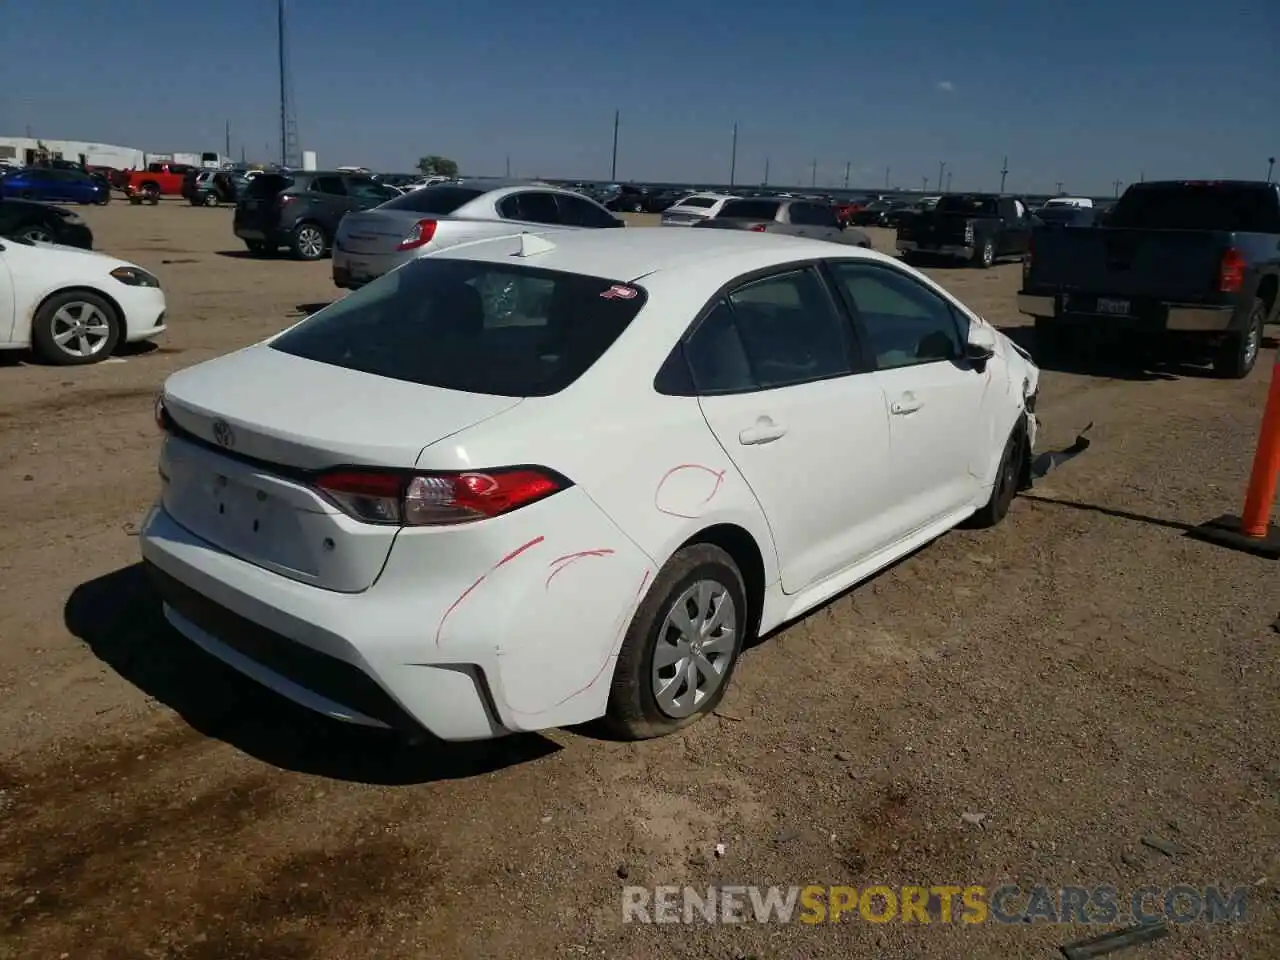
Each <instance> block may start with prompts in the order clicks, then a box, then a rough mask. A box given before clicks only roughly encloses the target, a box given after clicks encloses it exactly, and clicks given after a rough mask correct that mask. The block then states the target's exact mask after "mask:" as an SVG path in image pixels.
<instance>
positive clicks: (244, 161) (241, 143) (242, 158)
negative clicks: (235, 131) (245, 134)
mask: <svg viewBox="0 0 1280 960" xmlns="http://www.w3.org/2000/svg"><path fill="white" fill-rule="evenodd" d="M240 162H241V163H242V164H243V163H248V162H249V161H248V160H246V159H245V158H244V141H243V140H241V141H240Z"/></svg>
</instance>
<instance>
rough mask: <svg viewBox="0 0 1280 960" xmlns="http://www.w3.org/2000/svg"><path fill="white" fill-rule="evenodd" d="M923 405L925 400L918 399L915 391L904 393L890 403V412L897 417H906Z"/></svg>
mask: <svg viewBox="0 0 1280 960" xmlns="http://www.w3.org/2000/svg"><path fill="white" fill-rule="evenodd" d="M923 406H924V401H923V400H920V399H918V398H917V397H916V395H915V394H914V393H904V394H903V395H902V396H901V397H899V398H898V399H897V400H895V401H893V403H891V404H890V405H889V412H890V413H892V414H893V415H894V416H897V417H905V416H906V415H907V414H909V413H915V412H916V411H917V410H919V409H920V408H921V407H923Z"/></svg>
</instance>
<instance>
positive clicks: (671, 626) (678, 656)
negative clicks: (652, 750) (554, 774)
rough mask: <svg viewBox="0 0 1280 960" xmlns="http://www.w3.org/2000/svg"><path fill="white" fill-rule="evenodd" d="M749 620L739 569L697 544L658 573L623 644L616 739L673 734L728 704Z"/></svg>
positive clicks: (616, 681) (614, 694) (614, 693)
mask: <svg viewBox="0 0 1280 960" xmlns="http://www.w3.org/2000/svg"><path fill="white" fill-rule="evenodd" d="M749 624H750V619H749V616H748V609H747V596H746V588H745V586H744V585H743V580H742V574H741V573H740V572H739V570H738V566H737V564H735V563H734V561H733V558H732V557H730V556H729V554H728V553H726V552H725V551H724V550H722V549H721V548H719V547H717V546H714V545H712V544H708V543H698V544H693V545H692V546H688V547H685V548H684V549H682V550H680V551H678V552H677V553H676V555H675V556H673V557H672V558H671V559H670V560H669V561H667V564H666V566H664V567H663V568H662V570H660V571H659V572H658V576H657V577H656V578H655V580H654V582H653V586H652V587H651V588H650V589H649V592H648V593H647V594H645V597H644V600H643V601H641V603H640V608H639V609H638V610H637V611H636V614H635V617H634V619H632V621H631V626H630V627H629V628H628V629H627V635H626V637H625V638H624V639H623V641H622V650H621V651H620V652H619V654H618V662H617V666H616V667H615V669H614V674H613V687H612V689H611V691H610V693H609V706H608V709H607V711H606V714H605V720H606V723H607V724H608V725H609V727H610V728H611V729H612V730H613V732H614V733H616V734H617V735H618V736H620V737H623V738H625V739H628V740H645V739H649V738H651V737H660V736H663V735H665V734H668V733H673V732H675V731H676V730H679V729H680V728H682V727H686V726H688V725H689V724H691V723H693V722H694V721H696V720H697V719H698V718H699V717H702V716H704V715H705V714H708V713H710V712H711V711H712V710H714V709H715V707H716V704H718V703H719V702H720V699H721V698H722V697H723V696H724V694H725V690H726V689H727V688H728V686H729V680H730V679H731V677H732V676H733V669H734V667H735V666H736V665H737V662H738V654H739V652H741V650H742V642H743V638H744V637H743V635H744V633H745V632H746V630H747V629H748V627H749Z"/></svg>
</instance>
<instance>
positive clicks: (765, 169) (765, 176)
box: [760, 157, 769, 187]
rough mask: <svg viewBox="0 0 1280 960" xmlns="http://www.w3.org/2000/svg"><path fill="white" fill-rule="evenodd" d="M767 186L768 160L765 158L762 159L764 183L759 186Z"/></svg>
mask: <svg viewBox="0 0 1280 960" xmlns="http://www.w3.org/2000/svg"><path fill="white" fill-rule="evenodd" d="M768 185H769V158H768V157H765V158H764V183H762V184H760V186H762V187H767V186H768Z"/></svg>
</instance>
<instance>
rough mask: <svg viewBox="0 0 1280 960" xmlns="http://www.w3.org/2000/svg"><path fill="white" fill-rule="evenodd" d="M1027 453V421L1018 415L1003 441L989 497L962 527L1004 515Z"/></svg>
mask: <svg viewBox="0 0 1280 960" xmlns="http://www.w3.org/2000/svg"><path fill="white" fill-rule="evenodd" d="M1030 453H1031V451H1030V450H1028V449H1027V424H1026V421H1025V420H1024V419H1023V418H1022V417H1019V418H1018V423H1017V425H1016V426H1015V427H1014V428H1013V432H1012V433H1010V434H1009V439H1008V440H1007V441H1005V445H1004V453H1002V454H1001V456H1000V468H999V471H998V472H997V473H996V482H995V486H993V487H992V488H991V499H989V500H988V501H987V502H986V503H984V504H983V505H982V506H981V507H980V508H978V511H977V512H976V513H975V514H974V515H973V516H971V517H970V518H969V519H968V520H966V521H965V524H964V525H965V526H966V527H968V528H969V529H971V530H986V529H989V528H991V527H994V526H995V525H996V524H998V523H999V522H1000V521H1001V520H1003V519H1004V518H1005V517H1006V516H1007V515H1008V513H1009V507H1010V506H1011V505H1012V504H1013V498H1014V497H1016V496H1017V495H1018V487H1019V486H1020V485H1021V483H1022V468H1023V462H1024V460H1025V459H1026V457H1027V456H1029V455H1030Z"/></svg>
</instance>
